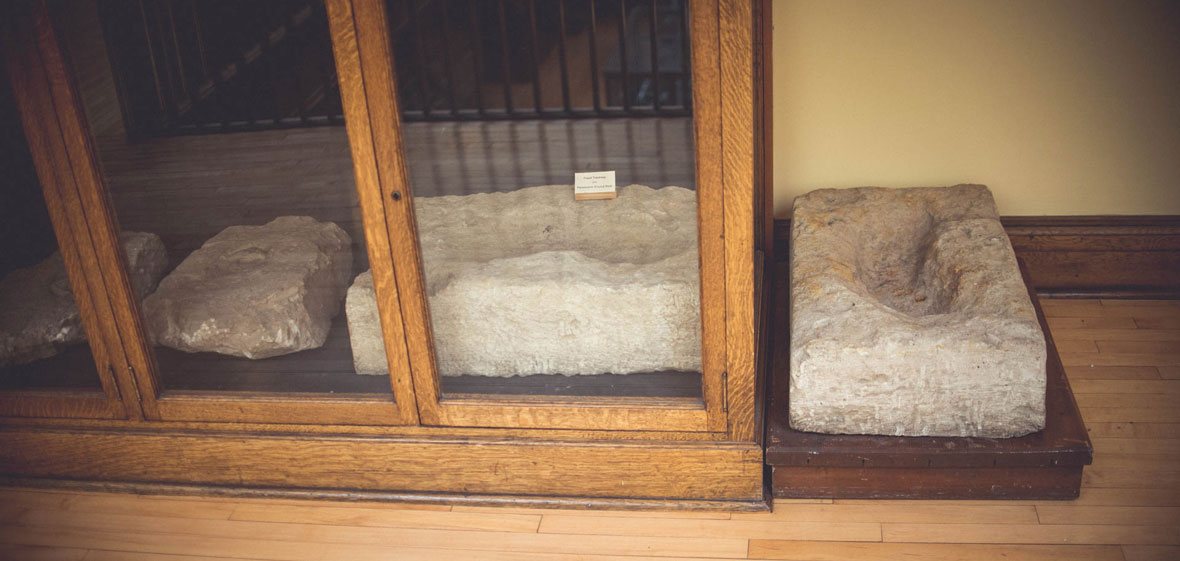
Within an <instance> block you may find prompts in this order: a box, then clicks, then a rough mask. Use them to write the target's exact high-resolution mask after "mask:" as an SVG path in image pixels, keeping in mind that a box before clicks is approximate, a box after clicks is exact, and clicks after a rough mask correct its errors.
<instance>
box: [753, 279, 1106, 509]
mask: <svg viewBox="0 0 1180 561" xmlns="http://www.w3.org/2000/svg"><path fill="white" fill-rule="evenodd" d="M779 265H780V266H782V267H783V269H782V270H780V271H778V274H776V275H775V279H778V282H779V283H780V284H779V285H777V286H776V287H775V288H776V290H778V291H779V292H778V293H777V298H775V302H776V305H777V309H776V317H775V328H774V333H779V334H785V333H789V332H790V331H789V329H788V313H789V305H790V296H789V293H788V290H787V287H786V283H787V279H788V278H789V276H790V275H789V271H787V270H785V263H780V264H779ZM1025 282H1026V284H1027V282H1028V278H1027V276H1026V278H1025ZM1030 295H1031V296H1032V300H1033V303H1034V305H1035V306H1036V308H1037V318H1038V319H1039V320H1040V322H1041V329H1042V331H1044V333H1045V342H1046V344H1047V350H1048V361H1047V368H1048V384H1047V390H1046V403H1045V406H1046V420H1045V430H1043V431H1041V432H1038V433H1034V434H1030V435H1028V436H1023V437H1020V438H1008V439H990V438H933V437H904V436H893V437H890V436H867V435H827V434H816V433H806V432H800V431H796V430H792V429H791V427H790V426H789V424H788V416H787V403H788V401H787V389H788V384H789V381H790V380H789V372H788V364H789V353H790V346H789V345H788V344H786V341H785V337H783V338H781V339H780V340H779V341H778V344H777V345H776V346H775V347H776V348H775V356H774V359H773V360H774V364H773V365H772V370H771V375H772V382H771V383H772V388H771V402H770V410H769V427H768V440H767V447H766V463H767V465H768V466H770V469H771V486H772V489H773V493H774V496H775V497H780V498H838V499H1072V498H1076V497H1077V496H1078V493H1079V491H1080V489H1081V484H1082V467H1083V466H1086V465H1089V464H1090V462H1091V460H1092V457H1093V447H1092V446H1091V444H1090V439H1089V436H1088V435H1087V433H1086V427H1085V425H1084V424H1083V422H1082V417H1081V414H1080V413H1079V412H1078V407H1077V403H1076V402H1075V401H1074V398H1073V392H1072V391H1071V390H1070V387H1069V381H1068V380H1066V377H1065V369H1064V368H1063V367H1062V365H1061V359H1060V357H1059V356H1058V354H1057V348H1056V346H1055V345H1054V344H1053V339H1052V337H1051V335H1050V334H1049V327H1048V325H1047V324H1046V323H1045V316H1044V314H1043V313H1042V312H1041V307H1040V304H1039V303H1037V298H1036V295H1035V294H1032V293H1031V291H1030Z"/></svg>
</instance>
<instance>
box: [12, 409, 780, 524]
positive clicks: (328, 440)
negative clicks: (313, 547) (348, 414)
mask: <svg viewBox="0 0 1180 561" xmlns="http://www.w3.org/2000/svg"><path fill="white" fill-rule="evenodd" d="M0 472H2V473H4V474H5V475H6V476H7V477H8V478H9V479H8V481H10V482H14V483H19V484H21V485H31V484H32V485H38V486H47V485H48V486H72V487H78V486H85V487H89V488H95V489H109V490H124V491H127V490H130V491H135V492H144V493H186V494H188V493H191V494H215V495H243V496H267V497H275V496H279V497H300V498H319V499H332V500H398V501H413V502H439V503H448V504H457V503H467V504H470V503H479V504H513V505H518V506H554V507H562V508H574V507H582V508H594V507H603V508H606V507H609V508H620V507H628V508H693V509H700V508H718V509H721V508H724V509H739V510H750V509H764V508H765V499H764V495H763V480H762V475H763V463H762V450H761V449H760V447H759V446H757V445H755V444H748V443H708V444H703V443H684V442H664V443H652V442H645V443H642V444H640V443H628V442H584V441H583V442H568V441H528V442H523V441H515V440H497V439H464V438H448V439H428V438H394V437H348V436H340V437H332V436H307V435H301V436H285V435H259V434H253V435H239V434H225V433H221V434H208V433H188V432H149V431H127V430H119V431H111V430H102V429H79V430H70V429H56V428H54V429H46V428H32V427H29V428H8V429H4V430H0Z"/></svg>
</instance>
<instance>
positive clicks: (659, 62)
mask: <svg viewBox="0 0 1180 561" xmlns="http://www.w3.org/2000/svg"><path fill="white" fill-rule="evenodd" d="M387 5H388V6H389V10H388V11H389V13H390V14H392V15H391V20H392V21H391V29H392V33H393V40H394V47H395V50H396V63H397V68H396V71H397V76H398V85H399V96H400V101H401V104H402V107H403V121H404V122H405V124H404V126H403V134H404V137H405V143H404V145H405V150H406V159H407V161H408V164H409V170H410V175H411V183H412V186H413V192H414V210H415V213H416V221H417V232H418V235H419V246H420V248H421V257H422V264H423V272H424V277H425V282H426V292H427V298H428V305H429V311H430V321H431V327H432V330H433V336H434V337H433V340H434V345H435V349H434V350H435V358H436V362H437V366H438V370H439V374H440V375H441V380H440V383H441V386H442V389H443V391H444V393H450V394H470V393H477V394H478V393H492V394H544V395H579V396H641V397H698V398H699V397H700V396H701V373H700V370H701V336H700V310H699V309H700V296H699V295H700V281H699V268H698V262H699V257H698V251H697V210H696V208H697V206H696V193H695V181H694V174H693V143H692V118H691V107H690V103H689V95H688V92H689V91H690V89H691V88H690V86H691V84H690V80H689V76H688V51H687V44H688V40H687V39H688V38H687V33H686V19H685V13H686V12H685V10H686V6H685V5H684V3H683V2H679V1H674V0H661V1H657V2H590V1H577V0H567V1H565V2H527V1H522V2H512V1H506V2H488V3H470V2H446V1H444V2H436V3H432V4H430V5H426V4H422V3H417V2H406V1H398V0H390V1H388V2H387ZM415 6H418V7H419V8H420V9H415ZM399 14H400V15H399ZM399 17H402V18H404V21H403V20H402V19H398V18H399ZM448 37H449V38H452V39H453V40H447V38H448ZM427 53H429V54H430V56H425V55H426V54H427ZM589 171H613V172H614V173H615V182H616V184H617V185H618V190H617V197H616V198H612V199H607V200H575V197H574V187H573V182H574V173H575V172H589Z"/></svg>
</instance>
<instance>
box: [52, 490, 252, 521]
mask: <svg viewBox="0 0 1180 561" xmlns="http://www.w3.org/2000/svg"><path fill="white" fill-rule="evenodd" d="M234 506H235V505H234V504H233V503H211V502H208V501H199V500H184V499H179V498H171V499H162V500H154V501H145V500H142V499H140V498H139V497H138V496H136V495H128V494H109V495H82V496H77V497H70V498H69V499H67V500H66V502H65V504H64V505H63V508H65V509H66V510H71V511H74V512H111V513H117V514H120V513H124V512H128V511H133V512H135V514H137V515H140V516H169V517H174V518H200V519H209V520H227V519H229V516H230V513H232V512H233V510H234Z"/></svg>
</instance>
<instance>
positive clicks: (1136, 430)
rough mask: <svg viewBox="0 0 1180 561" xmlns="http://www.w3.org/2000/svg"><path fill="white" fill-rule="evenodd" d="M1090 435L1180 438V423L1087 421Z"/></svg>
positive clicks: (1092, 436)
mask: <svg viewBox="0 0 1180 561" xmlns="http://www.w3.org/2000/svg"><path fill="white" fill-rule="evenodd" d="M1086 430H1088V431H1089V432H1090V437H1091V438H1095V437H1099V438H1100V437H1111V438H1180V423H1130V422H1116V423H1099V422H1095V421H1090V420H1087V421H1086Z"/></svg>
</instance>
